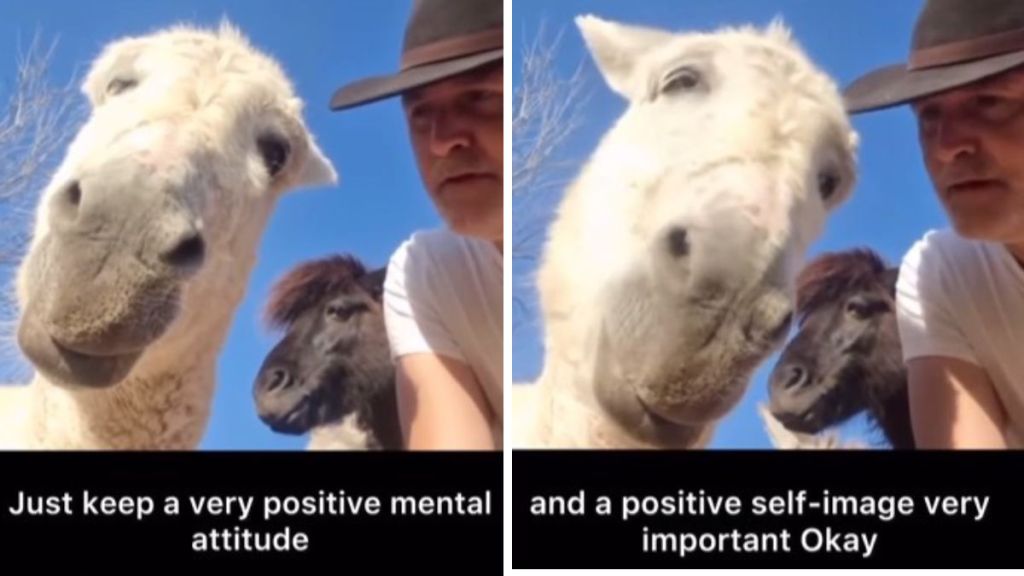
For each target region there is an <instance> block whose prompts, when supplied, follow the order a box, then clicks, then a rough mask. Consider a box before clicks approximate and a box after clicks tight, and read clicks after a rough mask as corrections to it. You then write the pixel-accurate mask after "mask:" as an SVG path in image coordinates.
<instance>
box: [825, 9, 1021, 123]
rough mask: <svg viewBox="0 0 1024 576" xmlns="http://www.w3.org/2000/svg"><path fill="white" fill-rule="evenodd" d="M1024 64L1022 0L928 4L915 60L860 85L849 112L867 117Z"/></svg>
mask: <svg viewBox="0 0 1024 576" xmlns="http://www.w3.org/2000/svg"><path fill="white" fill-rule="evenodd" d="M1021 64H1024V2H1022V1H1021V0H927V3H926V4H925V6H924V9H923V10H922V11H921V14H920V16H918V19H917V24H916V25H915V27H914V37H913V40H912V42H911V48H910V58H909V60H908V62H906V63H903V64H893V65H891V66H886V67H884V68H881V69H878V70H875V71H873V72H870V73H868V74H865V75H864V76H862V77H860V78H858V79H857V80H855V81H854V82H853V83H852V84H850V86H848V87H847V88H846V90H845V91H844V97H845V98H846V105H847V110H849V111H850V112H852V113H856V112H866V111H868V110H878V109H882V108H889V107H892V106H896V105H899V104H905V103H907V102H909V101H911V100H915V99H917V98H921V97H923V96H928V95H931V94H936V93H938V92H942V91H944V90H948V89H950V88H956V87H958V86H962V85H964V84H969V83H971V82H975V81H977V80H981V79H982V78H986V77H989V76H993V75H995V74H998V73H1000V72H1004V71H1006V70H1009V69H1011V68H1014V67H1016V66H1020V65H1021Z"/></svg>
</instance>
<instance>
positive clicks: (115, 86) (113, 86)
mask: <svg viewBox="0 0 1024 576" xmlns="http://www.w3.org/2000/svg"><path fill="white" fill-rule="evenodd" d="M138 85H139V81H138V80H136V79H135V78H114V79H113V80H111V81H110V84H107V94H108V95H110V96H115V95H117V94H120V93H121V92H124V91H126V90H131V89H132V88H135V87H136V86H138Z"/></svg>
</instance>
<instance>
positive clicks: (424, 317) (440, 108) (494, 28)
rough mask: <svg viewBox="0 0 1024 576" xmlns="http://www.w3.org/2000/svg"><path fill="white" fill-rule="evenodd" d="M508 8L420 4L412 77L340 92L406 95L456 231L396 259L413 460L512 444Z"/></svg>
mask: <svg viewBox="0 0 1024 576" xmlns="http://www.w3.org/2000/svg"><path fill="white" fill-rule="evenodd" d="M502 14H503V13H502V1H501V0H417V1H416V2H414V5H413V9H412V14H411V17H410V19H409V22H408V24H407V27H406V31H405V39H404V46H403V50H402V58H401V70H400V71H399V72H398V73H396V74H394V75H390V76H382V77H374V78H369V79H365V80H361V81H359V82H356V83H353V84H350V85H348V86H345V87H343V88H341V89H339V90H338V91H337V92H336V93H335V94H334V96H333V98H332V99H331V108H332V109H334V110H342V109H346V108H350V107H352V106H357V105H362V104H366V103H369V102H374V101H377V100H380V99H382V98H387V97H391V96H396V95H400V96H401V98H402V107H403V109H404V111H405V117H406V121H407V124H408V127H409V135H410V139H411V141H412V147H413V151H414V152H415V155H416V159H417V163H418V165H419V171H420V175H421V177H422V179H423V183H424V185H425V186H426V188H427V191H428V193H429V195H430V198H431V200H432V201H433V202H434V205H435V206H436V207H437V209H438V211H439V212H440V215H441V216H442V218H443V220H444V221H445V223H446V225H447V226H446V228H445V229H441V230H432V231H421V232H417V233H415V234H413V235H412V237H411V238H409V239H408V240H407V241H406V242H404V243H403V244H402V245H401V247H399V248H398V250H397V251H396V252H395V253H394V255H393V256H392V258H391V261H390V263H389V266H388V271H387V280H386V283H385V287H384V314H385V323H386V325H387V330H388V338H389V340H390V342H391V352H392V356H393V357H394V358H395V362H396V374H397V376H396V385H397V389H398V405H399V413H400V418H401V422H402V428H403V433H404V435H405V439H406V445H407V447H408V448H409V449H413V450H416V449H448V450H456V449H496V448H500V447H501V443H502V435H501V429H502V420H503V418H502V335H503V331H502V285H503V273H502V270H503V266H502V233H503V218H504V211H503V205H504V195H503V188H502V175H503V165H502V157H503V134H504V132H503V130H502V122H503V118H504V110H503V105H502V102H503V95H504V76H503V48H502V29H503V26H502Z"/></svg>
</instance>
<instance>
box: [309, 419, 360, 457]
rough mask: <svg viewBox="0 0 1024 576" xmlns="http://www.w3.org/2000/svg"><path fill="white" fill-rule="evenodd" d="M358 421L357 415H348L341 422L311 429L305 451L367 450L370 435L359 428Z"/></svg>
mask: <svg viewBox="0 0 1024 576" xmlns="http://www.w3.org/2000/svg"><path fill="white" fill-rule="evenodd" d="M358 419H359V415H358V414H349V415H348V416H346V417H345V418H344V419H343V420H342V421H341V422H338V423H335V424H321V425H320V426H317V427H316V428H313V430H312V431H311V432H310V434H309V444H308V445H307V446H306V449H307V450H369V441H370V435H369V433H368V432H367V431H366V430H364V429H363V428H361V427H360V426H359V422H358Z"/></svg>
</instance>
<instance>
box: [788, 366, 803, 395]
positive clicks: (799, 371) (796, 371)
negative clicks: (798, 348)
mask: <svg viewBox="0 0 1024 576" xmlns="http://www.w3.org/2000/svg"><path fill="white" fill-rule="evenodd" d="M806 381H807V371H806V370H804V369H803V368H801V367H799V366H790V367H789V377H788V378H786V385H785V389H786V390H790V389H793V388H799V387H801V386H803V385H804V382H806Z"/></svg>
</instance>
